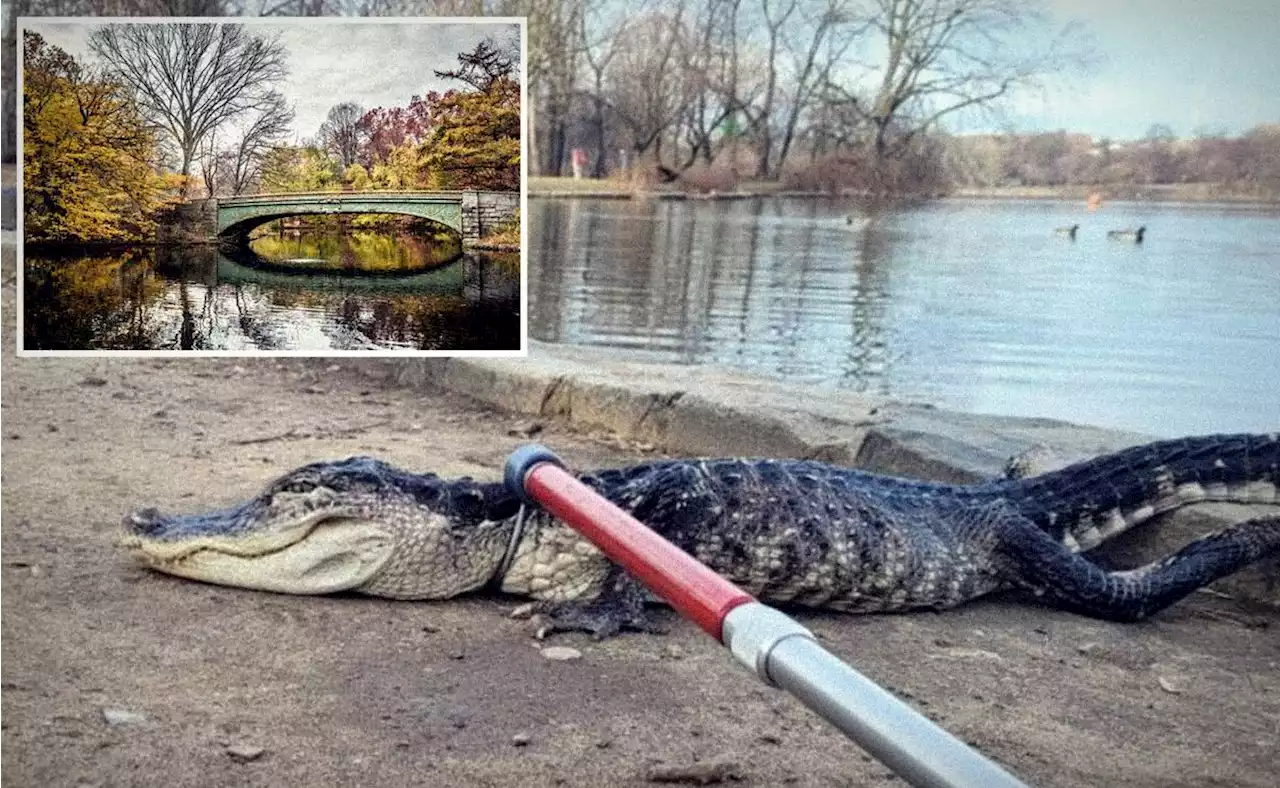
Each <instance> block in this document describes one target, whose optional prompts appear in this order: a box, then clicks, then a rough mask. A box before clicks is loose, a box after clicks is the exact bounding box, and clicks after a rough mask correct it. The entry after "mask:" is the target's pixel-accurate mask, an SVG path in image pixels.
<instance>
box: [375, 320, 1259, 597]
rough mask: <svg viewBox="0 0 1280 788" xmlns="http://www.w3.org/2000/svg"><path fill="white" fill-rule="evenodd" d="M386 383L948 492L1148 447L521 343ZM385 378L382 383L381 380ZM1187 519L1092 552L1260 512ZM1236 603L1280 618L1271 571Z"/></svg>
mask: <svg viewBox="0 0 1280 788" xmlns="http://www.w3.org/2000/svg"><path fill="white" fill-rule="evenodd" d="M392 369H393V370H394V372H393V373H392V375H393V379H394V382H395V383H396V384H399V385H404V386H409V387H425V388H440V389H444V390H447V391H451V392H454V393H457V394H461V395H464V396H467V397H469V398H472V399H474V400H476V401H477V402H480V403H483V404H484V405H487V406H489V407H492V408H496V409H498V410H502V411H507V412H509V413H517V414H521V415H525V416H532V417H538V418H544V419H557V420H561V421H564V422H566V423H568V424H570V425H572V426H574V427H576V428H579V429H584V430H604V431H608V432H611V433H613V434H615V435H617V436H618V437H620V438H623V439H626V440H630V441H636V442H639V443H645V444H650V445H653V446H655V447H657V448H658V449H660V450H662V451H665V452H669V453H672V454H680V455H689V456H755V457H766V456H767V457H793V458H806V459H818V460H823V461H826V462H832V463H836V464H840V465H849V466H853V467H859V468H864V469H867V470H871V471H876V472H879V473H889V474H896V475H903V476H913V477H919V478H926V479H935V480H939V481H947V482H953V483H971V482H976V481H981V480H983V479H989V478H993V477H996V476H999V475H1001V474H1002V472H1003V470H1004V467H1005V465H1006V463H1007V462H1008V460H1009V459H1010V458H1011V457H1013V456H1015V455H1020V454H1023V453H1025V452H1027V451H1028V450H1029V449H1032V448H1033V447H1035V448H1036V452H1035V453H1033V455H1031V456H1033V457H1035V464H1034V466H1033V472H1036V473H1040V472H1044V471H1048V470H1053V469H1054V468H1059V467H1063V466H1065V465H1068V464H1070V463H1072V462H1075V461H1078V460H1081V459H1086V458H1088V457H1092V456H1095V455H1098V454H1102V453H1106V452H1110V451H1115V450H1117V449H1121V448H1124V447H1126V446H1132V445H1134V444H1137V443H1143V442H1146V441H1149V440H1152V438H1151V436H1147V435H1142V434H1139V433H1133V432H1122V431H1118V430H1108V429H1102V428H1097V427H1088V426H1081V425H1076V424H1071V423H1069V422H1064V421H1056V420H1052V419H1028V418H1014V417H1007V416H990V415H982V414H974V413H961V412H956V411H948V410H943V409H940V408H935V407H932V406H929V405H924V404H919V403H911V402H900V401H895V400H889V399H885V398H882V397H874V396H869V395H863V394H858V393H852V392H839V391H831V390H828V389H824V388H819V387H816V386H808V385H795V384H786V383H783V382H779V381H774V380H770V379H766V378H761V377H757V376H753V375H748V374H744V373H739V372H734V371H730V370H725V369H721V368H716V367H707V366H681V365H674V364H651V363H642V362H631V361H619V360H617V358H616V354H614V353H611V352H609V351H605V350H601V349H595V348H581V347H569V346H563V345H549V344H543V343H538V342H531V343H530V354H529V357H528V358H526V359H485V358H444V359H415V360H412V361H407V362H404V363H401V364H397V365H395V366H394V367H393V368H392ZM384 374H385V373H384ZM1250 509H1251V507H1244V506H1238V505H1227V504H1224V505H1204V506H1199V507H1195V508H1194V509H1191V508H1189V509H1183V510H1180V511H1179V512H1176V513H1175V514H1174V515H1173V516H1172V517H1169V518H1167V519H1166V520H1165V521H1164V522H1163V523H1162V525H1161V527H1160V528H1145V529H1143V528H1140V529H1137V531H1136V532H1131V533H1129V534H1125V535H1123V536H1122V537H1120V538H1118V539H1116V540H1113V542H1110V543H1108V544H1107V545H1104V546H1103V547H1101V548H1099V549H1098V551H1096V552H1097V555H1098V556H1099V557H1100V558H1101V559H1102V560H1103V561H1107V562H1114V563H1115V564H1116V565H1133V564H1134V563H1136V562H1143V561H1148V560H1152V559H1154V558H1156V557H1159V556H1163V555H1167V554H1169V553H1171V552H1174V551H1176V550H1178V549H1179V548H1181V547H1182V546H1183V545H1185V544H1186V543H1187V542H1189V541H1191V540H1192V539H1194V538H1196V537H1197V536H1200V535H1203V534H1204V533H1206V532H1207V531H1208V530H1212V529H1213V528H1217V527H1222V526H1224V525H1228V524H1230V523H1232V522H1237V521H1239V520H1240V519H1243V518H1244V517H1248V516H1258V515H1260V514H1264V513H1273V512H1268V510H1267V509H1265V508H1264V507H1252V513H1251V512H1250ZM1215 585H1216V587H1217V589H1218V590H1220V591H1223V592H1225V593H1229V594H1231V595H1233V596H1236V597H1238V598H1241V599H1248V600H1251V601H1257V602H1263V603H1265V604H1268V605H1274V606H1278V607H1280V561H1276V562H1270V563H1269V564H1266V563H1264V564H1263V565H1262V566H1258V567H1254V568H1251V569H1249V570H1246V571H1244V572H1240V573H1238V574H1236V575H1235V576H1233V577H1230V578H1226V579H1224V580H1222V581H1220V582H1219V583H1217V584H1215Z"/></svg>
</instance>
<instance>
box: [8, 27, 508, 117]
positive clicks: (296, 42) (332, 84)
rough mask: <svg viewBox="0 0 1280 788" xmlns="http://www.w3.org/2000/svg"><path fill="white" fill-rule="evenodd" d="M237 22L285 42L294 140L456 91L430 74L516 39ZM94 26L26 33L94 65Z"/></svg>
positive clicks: (481, 31)
mask: <svg viewBox="0 0 1280 788" xmlns="http://www.w3.org/2000/svg"><path fill="white" fill-rule="evenodd" d="M237 21H246V22H248V23H249V24H250V25H251V27H252V29H253V30H255V31H260V32H261V33H264V34H268V35H278V36H279V37H280V41H281V43H283V44H284V46H285V49H286V51H287V52H288V63H289V77H288V79H287V80H286V81H285V82H284V83H283V84H281V85H280V86H279V89H280V92H281V93H283V94H284V96H285V100H286V101H288V102H289V103H290V104H291V105H292V106H293V108H294V111H295V113H296V117H295V118H294V123H293V125H294V130H295V134H296V138H298V139H302V138H306V137H312V136H314V135H315V133H316V131H317V130H318V129H319V128H320V124H321V123H322V122H323V121H324V118H325V115H327V114H328V112H329V108H330V107H332V106H334V105H335V104H340V103H342V102H344V101H354V102H356V103H357V104H359V105H361V106H362V107H364V108H365V109H372V108H374V107H390V106H403V105H405V104H408V103H409V101H410V100H411V99H412V98H413V97H414V96H415V95H418V96H421V95H425V94H426V93H427V92H428V91H431V90H448V89H449V88H450V87H458V86H459V85H460V83H457V82H450V81H449V80H442V79H439V78H437V77H436V75H435V73H434V72H435V71H437V70H439V71H444V70H446V69H453V68H456V67H457V65H458V59H457V55H458V53H459V52H465V51H467V50H470V49H473V48H474V47H475V45H476V44H477V43H479V42H480V40H481V39H483V38H484V37H485V36H493V37H494V38H496V39H499V40H505V39H506V38H507V37H508V36H518V34H519V26H518V25H512V24H495V23H484V22H482V21H477V22H476V23H475V24H470V23H468V24H440V23H433V22H430V21H429V20H424V21H423V22H422V23H418V22H404V23H396V24H387V23H381V24H378V23H373V24H355V23H351V22H350V21H349V20H348V21H339V20H332V21H329V20H322V21H320V22H318V23H317V22H316V20H308V21H307V22H303V23H295V24H288V23H285V24H280V23H275V22H273V23H258V22H256V21H254V20H237ZM99 24H100V23H89V22H86V23H85V24H79V23H52V24H51V23H47V22H40V21H38V20H30V21H29V22H28V23H27V27H28V28H29V29H31V30H33V31H35V32H38V33H40V35H42V36H44V39H45V40H46V41H47V42H49V43H51V44H53V45H55V46H58V47H61V48H62V49H64V50H66V51H67V52H69V53H70V54H72V55H74V56H75V58H76V59H77V60H80V61H82V62H86V61H92V60H93V55H92V54H91V53H90V52H89V46H88V43H87V42H88V38H89V34H90V33H91V32H92V31H93V30H94V29H96V28H97V27H98V26H99Z"/></svg>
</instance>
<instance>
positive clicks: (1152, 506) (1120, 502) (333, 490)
mask: <svg viewBox="0 0 1280 788" xmlns="http://www.w3.org/2000/svg"><path fill="white" fill-rule="evenodd" d="M580 478H581V479H582V481H583V482H585V483H586V484H588V485H589V486H591V487H593V488H594V489H596V490H597V491H598V492H600V493H601V494H602V495H604V496H605V497H607V498H609V499H610V500H611V501H613V502H614V503H615V504H617V505H619V506H620V507H622V508H623V509H625V510H627V511H629V512H630V513H631V514H633V515H634V516H635V517H637V518H638V519H639V520H640V521H642V522H644V523H646V524H647V525H649V527H651V528H653V529H654V530H656V531H658V532H659V533H661V534H662V535H663V536H665V537H666V538H667V539H669V540H670V541H672V542H674V543H675V544H676V545H678V546H680V547H682V548H683V549H685V550H686V551H688V552H690V553H691V554H693V555H694V556H695V557H696V558H698V559H699V560H701V561H702V562H704V563H706V564H707V565H708V566H710V567H711V568H712V569H714V570H716V571H717V572H719V573H720V574H722V575H724V576H725V577H727V578H729V579H730V580H732V581H734V582H736V583H738V584H740V585H741V586H742V587H744V588H745V589H746V590H747V591H749V592H751V593H752V594H754V595H756V596H757V597H759V598H761V599H762V600H764V601H767V602H776V603H783V604H786V605H794V606H798V607H811V608H822V609H831V610H841V611H848V612H902V611H908V610H918V609H944V608H950V607H953V606H955V605H958V604H961V603H963V602H966V601H969V600H972V599H975V598H977V597H980V596H983V595H984V594H988V593H990V592H992V591H996V590H999V589H1005V588H1013V587H1021V588H1026V589H1030V590H1032V591H1033V592H1034V593H1035V594H1036V595H1038V596H1040V597H1041V598H1042V599H1043V600H1045V601H1046V602H1048V603H1049V604H1052V605H1055V606H1058V607H1063V608H1067V609H1070V610H1075V611H1078V612H1081V613H1084V614H1086V615H1091V616H1096V617H1101V618H1108V619H1115V620H1134V619H1139V618H1142V617H1144V616H1147V615H1150V614H1151V613H1154V612H1156V611H1158V610H1160V609H1162V608H1164V607H1166V606H1168V605H1170V604H1172V603H1174V602H1176V601H1177V600H1178V599H1181V598H1182V597H1183V596H1185V595H1187V594H1189V593H1191V592H1192V591H1194V590H1195V589H1197V588H1200V587H1201V586H1203V585H1205V584H1207V583H1210V582H1212V581H1213V580H1216V579H1218V578H1220V577H1223V576H1225V575H1227V574H1230V573H1232V572H1235V571H1237V570H1239V569H1241V568H1243V567H1245V566H1247V565H1249V564H1251V563H1254V562H1256V561H1258V560H1261V559H1263V558H1267V557H1271V556H1276V555H1278V554H1280V508H1278V509H1277V512H1278V514H1276V515H1268V516H1265V517H1260V518H1257V519H1254V520H1249V521H1246V522H1244V523H1240V524H1237V525H1235V526H1232V527H1230V528H1227V529H1224V530H1222V531H1219V532H1217V533H1215V534H1210V535H1208V536H1206V537H1203V538H1201V539H1199V540H1196V541H1195V542H1192V543H1191V544H1190V545H1188V546H1187V547H1186V548H1184V549H1183V550H1181V551H1179V552H1178V553H1177V554H1175V555H1174V556H1171V557H1169V558H1167V559H1165V560H1163V561H1159V562H1156V563H1153V564H1151V565H1148V566H1146V567H1142V568H1139V569H1135V570H1129V571H1113V572H1108V571H1105V570H1103V569H1101V568H1099V567H1098V566H1096V565H1095V564H1093V563H1092V562H1090V561H1089V560H1088V559H1087V558H1085V557H1083V556H1082V555H1080V554H1079V553H1080V552H1081V551H1085V550H1089V549H1092V548H1093V547H1095V546H1097V545H1098V544H1101V543H1102V542H1103V541H1105V540H1107V539H1109V538H1111V537H1113V536H1115V535H1117V534H1119V533H1122V532H1124V531H1126V530H1128V529H1129V528H1132V527H1134V526H1135V525H1138V524H1139V523H1142V522H1144V521H1146V520H1148V519H1150V518H1152V517H1154V516H1156V515H1158V514H1161V513H1162V512H1165V511H1168V510H1171V509H1174V508H1177V507H1179V506H1183V505H1186V504H1188V503H1194V502H1198V501H1238V502H1247V503H1263V504H1277V505H1278V506H1280V493H1278V492H1277V491H1278V489H1280V439H1278V438H1277V436H1275V435H1222V436H1207V437H1199V438H1186V439H1182V440H1173V441H1161V442H1158V443H1152V444H1147V445H1144V446H1138V447H1134V448H1131V449H1126V450H1124V451H1121V452H1117V453H1115V454H1111V455H1106V456H1103V457H1099V458H1096V459H1093V460H1089V461H1086V462H1082V463H1077V464H1075V465H1072V466H1070V467H1067V468H1064V469H1062V470H1059V471H1054V472H1052V473H1047V474H1043V475H1041V476H1035V477H1031V478H1027V479H1001V480H996V481H991V482H987V483H983V484H975V485H948V484H939V483H933V482H921V481H911V480H907V479H900V478H895V477H889V476H881V475H877V474H871V473H866V472H863V471H856V470H851V469H848V468H840V467H836V466H832V465H826V464H823V463H818V462H810V461H800V460H740V459H723V460H665V461H659V462H652V463H646V464H643V465H636V466H631V467H628V468H622V469H617V470H603V471H597V472H593V473H587V474H583V475H582V476H581V477H580ZM520 515H521V504H520V502H519V500H518V499H516V498H515V497H514V496H512V495H511V494H510V493H509V492H507V491H506V490H505V489H504V488H503V486H502V485H501V484H494V483H482V482H475V481H473V480H471V479H468V478H462V479H456V480H444V479H441V478H439V477H437V476H435V475H434V474H414V473H409V472H406V471H403V470H399V469H397V468H394V467H392V466H390V465H388V464H386V463H384V462H381V461H379V460H375V459H372V458H367V457H355V458H351V459H347V460H341V461H338V462H321V463H315V464H312V465H307V466H304V467H302V468H299V469H297V470H295V471H293V472H291V473H289V474H286V475H285V476H283V477H281V478H280V479H278V480H277V481H275V482H273V483H272V484H271V485H269V486H268V487H267V489H266V490H265V491H264V492H263V493H262V494H261V495H259V496H258V497H256V498H254V499H252V500H250V501H248V502H247V503H245V504H242V505H240V506H237V507H233V508H231V509H227V510H222V511H217V512H212V513H208V514H201V515H175V516H165V515H161V514H160V513H158V512H156V511H155V510H144V511H141V512H138V513H136V514H134V515H131V516H130V517H128V518H126V524H127V526H128V527H129V529H130V533H129V535H128V536H126V538H125V544H126V545H127V546H129V547H131V548H132V549H133V550H134V551H135V553H136V555H137V556H138V557H139V558H140V559H141V560H142V561H143V562H145V563H147V564H149V565H150V566H152V567H154V568H156V569H159V570H161V571H165V572H170V573H172V574H177V575H182V576H185V577H191V578H194V579H199V580H204V581H207V582H214V583H222V584H227V585H235V586H242V587H247V588H257V589H263V590H272V591H282V592H288V593H329V592H333V591H342V590H353V591H357V592H360V593H365V594H371V595H375V596H384V597H391V598H396V599H442V598H447V597H451V596H454V595H457V594H461V593H465V592H468V591H473V590H476V589H479V588H481V587H484V586H486V585H493V586H496V587H498V588H501V589H502V590H504V591H507V592H511V593H518V594H525V595H528V596H532V597H534V598H535V599H538V600H541V601H542V602H543V607H544V608H545V609H546V610H547V612H549V613H550V614H551V616H552V619H553V622H554V623H553V626H554V628H562V629H563V628H573V629H586V630H589V631H593V632H595V633H597V634H600V635H604V634H611V633H613V632H616V631H617V630H618V628H619V627H624V626H625V627H632V628H637V629H648V628H650V626H651V625H650V623H649V621H648V619H647V618H646V617H645V614H644V609H643V603H644V601H645V596H644V594H643V593H642V591H641V590H640V588H639V587H638V585H637V584H636V583H635V582H634V581H632V580H631V579H630V578H629V577H628V576H627V575H626V574H625V573H623V572H621V570H619V569H618V568H617V567H614V566H613V565H612V564H611V563H610V562H609V561H608V560H607V559H605V558H604V557H603V556H602V555H601V554H600V553H599V552H598V551H597V550H596V549H595V548H594V547H593V546H592V545H590V544H589V543H587V542H586V541H585V540H583V539H582V538H581V537H579V536H578V535H577V534H576V533H574V532H573V531H571V530H570V529H569V528H568V527H566V526H565V525H563V524H562V523H560V522H558V521H556V520H555V519H554V518H552V517H551V516H550V515H548V514H546V513H544V512H541V511H530V512H526V513H525V515H524V517H523V522H522V525H521V528H520V529H519V530H517V521H518V520H519V519H520ZM513 537H518V538H517V542H516V543H515V544H514V545H513V544H512V540H513Z"/></svg>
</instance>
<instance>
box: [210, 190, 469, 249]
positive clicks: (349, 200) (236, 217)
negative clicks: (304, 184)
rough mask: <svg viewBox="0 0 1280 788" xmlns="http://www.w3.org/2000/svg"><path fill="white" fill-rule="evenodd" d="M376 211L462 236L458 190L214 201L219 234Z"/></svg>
mask: <svg viewBox="0 0 1280 788" xmlns="http://www.w3.org/2000/svg"><path fill="white" fill-rule="evenodd" d="M340 213H380V214H399V215H402V216H416V217H419V218H422V219H429V220H431V221H434V222H438V223H440V224H442V225H444V226H445V227H448V228H449V229H451V230H453V231H454V232H456V233H458V235H460V236H464V237H465V236H466V229H467V228H466V227H465V226H464V221H463V193H462V192H318V193H308V194H263V195H256V196H253V197H231V198H222V199H219V200H218V201H217V234H218V237H219V238H224V239H231V238H243V237H246V236H247V235H248V234H249V232H250V231H251V230H252V229H253V228H255V227H257V226H259V225H262V224H266V223H267V222H271V221H275V220H276V219H283V218H285V217H289V216H308V215H327V214H340Z"/></svg>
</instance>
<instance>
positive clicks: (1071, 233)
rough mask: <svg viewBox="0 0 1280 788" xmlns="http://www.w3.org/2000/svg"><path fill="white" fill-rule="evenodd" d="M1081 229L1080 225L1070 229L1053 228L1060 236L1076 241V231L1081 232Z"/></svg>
mask: <svg viewBox="0 0 1280 788" xmlns="http://www.w3.org/2000/svg"><path fill="white" fill-rule="evenodd" d="M1079 229H1080V225H1078V224H1073V225H1071V226H1070V227H1055V228H1053V231H1054V232H1055V233H1057V234H1058V235H1065V236H1067V237H1068V238H1070V239H1071V240H1073V241H1074V240H1075V239H1076V230H1079Z"/></svg>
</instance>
